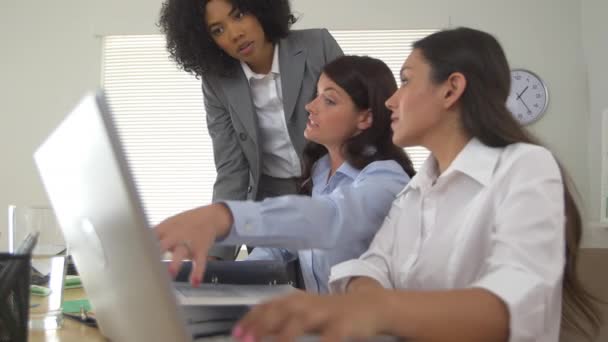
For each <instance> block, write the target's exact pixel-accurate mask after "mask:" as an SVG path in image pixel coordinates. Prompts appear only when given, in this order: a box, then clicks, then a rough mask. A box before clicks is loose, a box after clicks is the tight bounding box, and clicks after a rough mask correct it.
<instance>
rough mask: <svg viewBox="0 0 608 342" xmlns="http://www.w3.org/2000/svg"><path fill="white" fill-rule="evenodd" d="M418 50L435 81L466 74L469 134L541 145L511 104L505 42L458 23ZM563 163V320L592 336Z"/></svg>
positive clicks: (577, 227)
mask: <svg viewBox="0 0 608 342" xmlns="http://www.w3.org/2000/svg"><path fill="white" fill-rule="evenodd" d="M414 49H416V50H419V51H420V52H421V53H422V55H423V56H424V58H425V59H426V61H427V62H428V63H429V64H430V66H431V70H432V71H431V77H432V79H433V82H435V83H441V82H443V81H445V80H447V79H448V77H449V76H450V75H451V74H452V73H454V72H460V73H462V74H463V75H464V76H465V78H466V80H467V86H466V89H465V91H464V93H463V94H462V98H461V100H460V104H461V107H462V117H461V120H462V126H463V127H464V130H465V131H466V133H467V134H469V135H470V136H472V137H476V138H477V139H479V140H480V141H481V142H482V143H484V144H485V145H488V146H492V147H504V146H507V145H510V144H514V143H519V142H522V143H530V144H535V145H540V143H539V142H538V140H537V139H536V138H534V137H533V136H532V135H531V134H529V133H528V132H527V131H526V130H525V129H524V128H523V127H522V126H521V125H520V124H519V123H518V122H517V121H516V120H515V119H514V118H513V116H512V115H511V113H510V112H509V110H508V109H507V107H506V102H507V97H508V95H509V91H510V87H511V77H510V69H509V64H508V62H507V58H506V57H505V54H504V51H503V49H502V47H501V46H500V44H499V43H498V41H497V40H496V39H495V38H494V37H493V36H492V35H490V34H488V33H485V32H482V31H478V30H474V29H470V28H456V29H451V30H445V31H440V32H437V33H434V34H432V35H430V36H427V37H425V38H423V39H421V40H419V41H417V42H415V43H414ZM558 165H559V168H560V171H561V174H562V178H563V182H564V203H565V208H564V209H565V213H566V227H565V239H566V250H565V255H566V264H565V268H564V279H563V296H564V298H563V306H564V310H563V314H562V324H563V326H564V327H565V328H569V329H573V330H574V331H577V332H579V333H582V334H583V335H585V336H586V337H587V338H589V340H592V339H593V337H594V336H595V335H597V334H598V332H599V327H600V322H601V314H600V313H599V311H598V309H597V307H596V305H595V303H596V302H597V301H598V299H597V298H596V297H594V296H593V295H591V294H590V293H589V292H588V291H587V289H586V288H585V287H584V286H583V284H582V283H581V281H580V279H579V278H578V275H577V258H578V251H579V245H580V241H581V234H582V226H583V224H582V219H581V213H580V211H579V208H578V206H577V204H576V201H575V196H574V195H575V194H576V190H575V188H574V183H573V182H572V181H571V179H570V177H569V176H568V174H567V173H566V172H565V169H564V168H563V166H562V165H561V164H560V163H559V161H558ZM583 320H584V321H583ZM589 328H591V331H590V330H589Z"/></svg>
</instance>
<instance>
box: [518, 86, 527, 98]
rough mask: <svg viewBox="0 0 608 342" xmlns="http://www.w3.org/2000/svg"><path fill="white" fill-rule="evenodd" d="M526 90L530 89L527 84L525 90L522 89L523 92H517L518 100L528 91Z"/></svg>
mask: <svg viewBox="0 0 608 342" xmlns="http://www.w3.org/2000/svg"><path fill="white" fill-rule="evenodd" d="M526 90H528V86H526V87H525V88H524V90H522V91H521V93H519V94H517V100H519V99H520V98H521V96H522V95H523V94H524V93H525V92H526Z"/></svg>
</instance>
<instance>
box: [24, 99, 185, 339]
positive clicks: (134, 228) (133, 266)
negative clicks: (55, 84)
mask: <svg viewBox="0 0 608 342" xmlns="http://www.w3.org/2000/svg"><path fill="white" fill-rule="evenodd" d="M34 159H35V161H36V165H37V167H38V170H39V172H40V176H41V178H42V181H43V183H44V187H45V188H46V191H47V194H48V196H49V199H50V201H51V204H52V206H53V208H54V210H55V212H56V215H57V218H58V220H59V223H60V225H61V228H62V230H63V233H64V235H65V238H66V241H67V242H68V246H69V248H70V254H71V255H72V256H73V258H74V261H75V263H76V266H77V268H78V271H79V273H80V275H81V277H82V281H83V283H84V285H85V288H86V292H87V295H88V297H89V299H90V301H91V304H92V305H93V307H94V310H95V314H96V316H97V320H98V323H99V326H100V328H101V330H102V333H103V334H104V335H105V336H107V337H108V338H110V339H111V340H114V341H163V342H165V341H189V340H191V337H190V334H189V333H187V330H186V328H185V325H184V323H183V320H182V315H181V312H180V309H178V306H177V304H176V299H175V296H174V295H173V292H172V290H171V285H170V279H169V275H168V272H167V270H166V269H165V268H163V267H162V265H161V262H160V260H161V255H160V251H159V248H158V244H157V242H156V239H155V238H154V236H153V233H152V231H151V230H150V229H149V227H148V224H147V220H146V217H145V214H144V211H143V208H142V205H141V202H140V198H139V196H138V193H137V191H136V188H135V185H134V182H133V179H132V177H131V173H130V172H129V167H128V164H127V161H126V158H125V157H124V153H123V149H122V147H121V145H120V140H119V138H118V134H117V131H116V129H115V126H114V124H113V120H112V117H111V114H110V111H109V110H108V107H107V105H106V101H105V98H104V95H103V93H102V92H99V93H98V94H88V95H86V96H85V97H84V98H83V99H82V100H81V102H80V103H79V104H78V106H77V107H76V108H75V109H74V110H73V111H72V112H71V113H70V114H69V115H68V116H67V117H66V118H65V119H64V121H63V122H62V123H61V124H60V125H59V127H57V129H55V131H54V132H53V133H52V134H51V135H50V136H49V137H48V138H47V140H46V141H45V142H44V143H43V144H42V145H41V146H40V147H39V148H38V150H37V151H36V152H35V154H34Z"/></svg>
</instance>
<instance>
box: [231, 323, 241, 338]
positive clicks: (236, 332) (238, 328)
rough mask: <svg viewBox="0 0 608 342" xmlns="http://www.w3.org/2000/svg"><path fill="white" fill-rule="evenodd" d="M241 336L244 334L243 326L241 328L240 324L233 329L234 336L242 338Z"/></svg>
mask: <svg viewBox="0 0 608 342" xmlns="http://www.w3.org/2000/svg"><path fill="white" fill-rule="evenodd" d="M241 336H243V328H241V326H240V325H237V326H235V327H234V329H232V337H234V338H240V337H241Z"/></svg>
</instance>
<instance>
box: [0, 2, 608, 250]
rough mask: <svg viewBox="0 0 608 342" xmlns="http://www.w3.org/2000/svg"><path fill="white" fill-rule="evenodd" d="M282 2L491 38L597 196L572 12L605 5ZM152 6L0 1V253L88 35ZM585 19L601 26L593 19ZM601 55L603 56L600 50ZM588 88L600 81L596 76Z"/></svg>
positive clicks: (132, 29)
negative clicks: (546, 96) (531, 87)
mask: <svg viewBox="0 0 608 342" xmlns="http://www.w3.org/2000/svg"><path fill="white" fill-rule="evenodd" d="M292 1H293V5H294V8H295V9H296V11H297V12H299V13H300V14H301V21H300V23H299V24H297V26H296V27H300V28H304V27H318V26H324V27H328V28H330V29H380V28H384V29H389V28H401V29H408V28H440V27H447V26H449V25H450V24H451V25H452V26H461V25H462V26H465V25H466V26H472V27H476V28H480V29H483V30H487V31H489V32H491V33H493V34H495V35H496V36H497V37H498V38H499V40H500V41H501V42H502V44H503V46H504V47H505V49H506V51H507V55H508V57H509V59H510V61H511V63H512V66H514V67H525V68H529V69H531V70H533V71H535V72H537V73H538V74H539V75H541V77H543V78H544V79H545V81H546V82H547V83H548V85H549V91H550V98H551V100H550V101H551V102H550V107H549V111H548V113H547V114H546V116H545V118H543V119H542V120H541V121H539V122H538V123H537V124H535V125H534V126H533V127H532V129H533V131H534V132H536V133H537V134H538V135H539V136H540V137H541V138H542V139H543V140H544V141H545V142H546V143H547V144H548V145H549V146H550V147H552V148H553V149H554V151H555V152H556V153H557V155H558V156H559V157H560V158H561V160H562V162H563V163H564V164H565V165H566V167H567V168H568V169H569V170H570V172H571V174H572V176H573V177H574V179H575V181H576V183H577V185H578V187H579V190H580V192H581V194H582V196H583V198H584V200H585V207H589V206H590V205H591V204H592V203H594V201H595V198H596V197H597V196H596V197H590V196H589V193H590V184H589V181H588V177H589V175H590V170H589V155H590V154H589V151H588V150H589V146H588V145H589V144H591V145H594V144H596V143H597V141H598V140H595V138H593V139H594V140H592V141H589V140H588V139H587V135H588V133H589V128H590V127H592V126H593V122H590V120H589V119H590V118H589V97H590V93H589V92H588V91H587V78H586V66H585V60H584V58H583V51H582V44H581V42H580V41H581V39H580V38H581V36H582V35H585V36H586V35H587V33H588V32H587V31H591V28H590V27H587V26H584V27H585V28H584V32H581V18H586V16H587V14H586V13H587V12H585V13H584V14H585V15H582V14H581V7H583V9H584V10H586V11H587V10H588V11H590V12H594V11H596V9H599V7H600V6H605V5H601V4H600V3H603V2H605V1H604V0H596V1H595V3H596V4H595V5H589V6H588V5H587V4H585V5H584V6H582V5H581V3H580V2H579V1H572V0H536V1H524V0H512V1H509V2H505V1H502V0H486V1H483V0H478V1H474V0H460V1H453V0H425V1H421V0H408V1H403V0H375V1H369V0H331V1H328V0H292ZM161 2H162V1H161V0H129V1H124V0H104V1H92V0H60V1H55V2H47V1H35V2H29V1H22V0H2V1H0V42H2V54H0V75H2V77H1V79H0V94H1V95H0V96H1V98H0V100H1V101H0V104H1V107H0V114H1V115H2V119H3V120H2V124H0V142H1V143H0V155H2V156H3V159H2V160H3V163H2V167H1V168H0V232H2V235H0V249H3V247H4V246H5V243H6V241H5V236H6V234H5V231H6V221H7V219H6V209H5V208H6V207H7V205H8V204H10V203H15V204H18V205H20V204H21V205H22V204H46V203H47V200H46V196H45V194H44V191H43V189H42V187H41V184H40V182H39V180H38V176H37V173H36V171H35V169H34V165H33V162H32V157H31V155H32V152H33V151H34V149H35V147H36V146H37V145H38V144H39V143H40V142H41V141H42V139H43V138H44V137H45V136H46V135H47V134H48V133H49V131H50V130H51V129H52V128H53V127H54V126H55V125H56V124H57V123H58V122H59V121H60V120H61V118H62V117H63V116H64V115H65V113H66V112H67V111H68V110H69V109H70V108H71V106H73V105H74V103H75V102H76V101H77V99H78V98H79V97H80V96H81V95H82V94H83V92H84V91H85V90H86V89H91V88H93V87H95V86H97V85H98V84H99V80H100V66H101V58H100V56H101V41H100V39H99V38H98V36H99V35H104V34H145V33H146V34H147V33H157V32H158V29H157V27H156V26H155V22H156V21H157V15H158V10H159V7H160V4H161ZM604 8H605V7H604ZM604 13H606V12H604ZM591 15H595V16H597V15H598V14H597V13H590V14H589V16H591ZM594 20H596V21H597V22H598V23H600V22H601V20H600V18H599V17H598V19H594ZM604 25H605V24H604ZM599 40H600V38H599V37H598V38H597V39H595V38H594V39H593V40H591V39H589V40H586V41H585V43H586V44H585V46H586V48H590V49H593V46H595V45H598V44H600V42H599ZM594 51H595V50H594ZM603 51H604V52H603V53H604V56H606V54H605V47H604V50H603ZM603 60H606V58H604V59H603ZM600 64H601V63H600V62H599V59H598V62H596V65H597V66H596V67H598V68H599V67H603V66H602V65H600ZM603 71H604V72H605V71H606V69H603ZM604 79H605V78H604ZM595 82H597V83H600V80H599V78H598V80H597V81H595ZM604 89H605V88H604ZM600 93H602V94H604V95H605V94H606V91H605V90H604V91H601V90H598V91H595V90H594V91H593V92H592V94H591V95H592V109H593V108H596V107H599V106H601V105H604V107H605V106H606V103H605V102H604V103H603V104H602V103H599V100H597V101H596V102H598V103H597V104H595V103H594V100H593V98H596V97H600V95H599V94H600ZM602 100H603V101H605V100H606V99H605V98H603V99H602ZM594 113H595V112H594ZM592 119H593V120H595V119H596V118H595V116H594V117H593V118H592ZM591 207H592V205H591ZM596 211H597V210H596Z"/></svg>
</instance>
